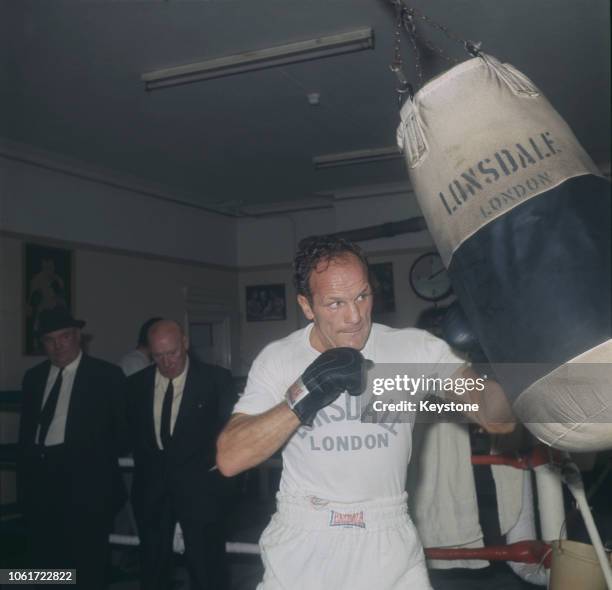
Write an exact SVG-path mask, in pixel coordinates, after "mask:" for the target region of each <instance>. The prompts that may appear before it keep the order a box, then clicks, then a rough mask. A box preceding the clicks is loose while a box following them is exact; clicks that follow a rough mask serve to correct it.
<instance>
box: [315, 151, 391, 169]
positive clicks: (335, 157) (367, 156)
mask: <svg viewBox="0 0 612 590" xmlns="http://www.w3.org/2000/svg"><path fill="white" fill-rule="evenodd" d="M401 157H402V153H401V152H400V151H399V149H398V148H397V147H395V146H390V147H382V148H369V149H365V150H356V151H354V152H341V153H338V154H327V155H325V156H315V157H314V158H313V159H312V163H313V165H314V167H315V169H317V170H319V169H321V168H336V167H338V166H352V165H353V164H369V163H370V162H382V161H384V160H395V159H397V158H401Z"/></svg>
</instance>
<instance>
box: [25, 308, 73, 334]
mask: <svg viewBox="0 0 612 590" xmlns="http://www.w3.org/2000/svg"><path fill="white" fill-rule="evenodd" d="M84 325H85V322H84V321H83V320H75V319H74V318H73V317H72V315H71V314H70V311H69V310H68V309H66V308H65V307H56V308H55V309H44V310H43V311H41V312H40V315H39V316H38V328H37V329H36V335H37V336H43V335H44V334H48V333H49V332H55V330H63V329H64V328H82V327H83V326H84Z"/></svg>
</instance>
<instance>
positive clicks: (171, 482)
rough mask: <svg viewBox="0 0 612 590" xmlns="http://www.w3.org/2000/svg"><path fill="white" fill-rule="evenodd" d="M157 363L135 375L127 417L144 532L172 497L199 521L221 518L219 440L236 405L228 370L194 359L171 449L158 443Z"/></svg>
mask: <svg viewBox="0 0 612 590" xmlns="http://www.w3.org/2000/svg"><path fill="white" fill-rule="evenodd" d="M155 371H156V367H155V365H152V366H150V367H147V368H146V369H143V370H142V371H140V372H138V373H136V374H134V375H132V376H130V378H129V380H128V381H129V387H130V397H129V404H128V416H129V422H130V432H131V434H132V445H133V449H134V480H133V484H132V505H133V508H134V514H135V516H136V520H137V522H138V524H139V528H140V529H141V530H142V529H143V528H144V527H146V522H147V521H148V520H149V519H151V518H158V517H159V514H160V511H161V510H162V509H163V507H164V506H167V501H168V499H169V500H170V502H171V504H172V505H174V506H175V511H176V513H177V514H178V513H179V512H180V513H182V514H184V515H188V516H189V518H192V519H194V520H196V521H200V522H211V521H214V520H218V519H220V518H222V515H223V514H222V513H223V510H224V506H225V500H226V499H227V496H228V494H229V490H230V488H229V485H228V480H227V479H226V478H224V477H223V476H222V475H221V474H220V473H219V471H218V470H217V469H215V470H214V471H211V468H213V467H214V466H215V463H216V461H215V455H216V439H217V436H218V435H219V433H220V431H221V429H222V428H223V426H224V425H225V422H226V421H227V419H228V418H229V415H230V413H231V411H232V407H233V404H234V401H235V399H234V387H233V382H232V378H231V374H230V372H229V371H227V370H225V369H222V368H221V367H216V366H213V365H206V364H203V363H200V362H199V361H197V360H196V359H193V358H190V361H189V369H188V371H187V378H186V380H185V387H184V390H183V396H182V400H181V405H180V408H179V413H178V416H177V418H176V423H175V425H174V430H173V433H172V439H171V442H170V445H169V447H168V449H166V450H164V451H162V450H160V449H159V447H158V446H157V440H156V436H155V427H154V420H153V398H154V389H155Z"/></svg>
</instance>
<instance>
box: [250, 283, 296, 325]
mask: <svg viewBox="0 0 612 590" xmlns="http://www.w3.org/2000/svg"><path fill="white" fill-rule="evenodd" d="M246 319H247V322H266V321H269V320H285V319H287V300H286V298H285V285H284V284H280V285H254V286H251V287H247V288H246Z"/></svg>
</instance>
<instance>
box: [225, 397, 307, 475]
mask: <svg viewBox="0 0 612 590" xmlns="http://www.w3.org/2000/svg"><path fill="white" fill-rule="evenodd" d="M299 425H300V421H299V419H298V418H297V416H296V415H295V414H294V413H293V412H292V411H291V410H290V409H289V406H288V405H287V404H286V403H285V402H282V403H280V404H278V405H277V406H275V407H273V408H272V409H270V410H268V411H267V412H264V413H263V414H259V415H257V416H249V415H247V414H234V415H233V416H232V417H231V418H230V421H229V422H228V423H227V426H226V427H225V428H224V429H223V431H222V432H221V435H220V436H219V439H218V440H217V467H218V468H219V471H221V473H223V475H226V476H228V477H231V476H233V475H237V474H238V473H241V472H242V471H245V470H247V469H250V468H251V467H255V466H256V465H259V464H260V463H262V462H263V461H265V460H266V459H269V458H270V457H271V456H272V455H273V454H274V453H275V452H276V451H278V449H280V448H281V447H282V446H283V445H284V444H285V443H286V442H287V440H288V439H289V437H290V436H291V435H292V434H293V433H294V432H295V431H296V430H297V428H298V427H299Z"/></svg>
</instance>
